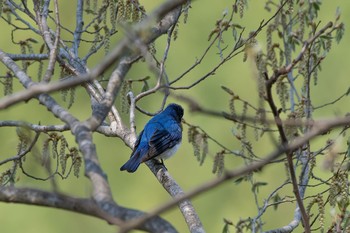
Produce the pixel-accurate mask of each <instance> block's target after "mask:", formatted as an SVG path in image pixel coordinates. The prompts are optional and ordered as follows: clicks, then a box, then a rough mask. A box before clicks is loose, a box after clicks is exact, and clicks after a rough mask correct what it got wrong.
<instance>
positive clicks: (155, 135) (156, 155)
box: [120, 104, 184, 172]
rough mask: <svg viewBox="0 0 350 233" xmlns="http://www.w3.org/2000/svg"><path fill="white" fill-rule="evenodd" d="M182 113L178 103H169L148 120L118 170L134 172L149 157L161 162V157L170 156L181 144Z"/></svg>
mask: <svg viewBox="0 0 350 233" xmlns="http://www.w3.org/2000/svg"><path fill="white" fill-rule="evenodd" d="M183 114H184V110H183V108H182V107H181V106H180V105H178V104H169V105H168V106H167V107H166V108H165V109H164V110H163V111H162V112H160V113H158V114H157V115H155V116H154V117H153V118H152V119H151V120H149V121H148V122H147V124H146V125H145V128H144V129H143V130H142V131H141V133H140V135H139V136H138V138H137V141H136V143H135V146H134V150H133V152H132V153H131V157H130V159H129V160H128V161H127V162H126V163H125V164H124V165H123V166H122V167H121V168H120V170H121V171H124V170H126V171H128V172H135V171H136V169H137V168H138V167H139V165H140V164H141V163H143V162H146V161H148V160H150V159H160V160H161V161H162V162H163V159H167V158H169V157H171V156H172V155H173V154H174V153H175V152H176V151H177V149H178V148H179V147H180V144H181V139H182V126H181V119H182V116H183Z"/></svg>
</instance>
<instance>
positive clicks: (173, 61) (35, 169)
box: [0, 0, 350, 233]
mask: <svg viewBox="0 0 350 233" xmlns="http://www.w3.org/2000/svg"><path fill="white" fill-rule="evenodd" d="M75 2H76V1H73V3H72V2H71V1H60V3H59V4H60V7H61V9H62V10H61V12H60V14H61V18H62V22H63V24H64V23H68V22H71V23H70V28H73V27H74V21H75V18H74V13H75V12H74V9H73V8H72V4H75ZM140 2H141V4H143V5H144V6H145V7H146V10H147V11H151V10H152V9H153V8H154V7H155V6H157V5H158V4H159V3H161V2H162V1H140ZM264 2H265V1H249V8H248V9H247V11H246V13H245V16H244V18H243V19H238V18H237V16H236V18H237V23H240V24H241V25H244V26H245V27H246V30H245V33H246V34H245V37H246V36H247V33H248V32H250V31H253V30H255V29H256V28H257V27H258V25H259V23H260V22H261V20H262V19H265V20H267V19H268V18H269V17H271V15H272V14H273V12H267V11H265V10H264ZM232 3H233V1H227V0H225V1H224V0H220V1H215V3H213V1H210V0H202V1H194V2H193V3H192V9H190V12H189V18H188V23H187V24H185V25H183V24H182V23H181V25H180V28H179V38H178V40H176V41H175V42H172V45H171V46H172V47H171V49H170V52H169V55H168V62H167V64H166V69H167V73H168V75H169V77H170V79H173V78H176V77H177V76H178V75H180V74H181V73H182V72H183V71H184V70H185V69H187V68H188V67H190V66H191V65H192V64H193V63H194V62H195V59H196V58H198V57H200V56H201V54H202V53H203V51H204V49H205V48H206V47H207V46H208V35H209V34H210V32H211V30H212V29H213V28H214V26H215V22H216V20H217V19H219V18H221V16H222V13H223V11H224V10H225V9H228V11H229V12H230V10H231V6H232ZM213 5H214V6H213ZM337 6H340V9H341V11H342V16H341V21H343V22H344V23H345V27H346V32H345V36H344V38H343V40H342V41H341V43H340V44H339V45H336V44H335V43H334V45H333V48H332V50H331V52H330V53H329V54H328V56H327V58H326V59H325V60H324V61H323V63H322V72H321V73H320V75H319V82H318V85H317V86H314V87H313V88H314V90H313V96H312V97H313V104H314V106H318V105H321V104H323V103H326V102H329V101H330V100H333V99H334V98H335V97H337V96H339V95H341V94H342V93H345V92H346V90H347V89H348V88H349V84H350V81H349V80H350V79H349V73H350V66H349V53H350V46H349V44H348V42H349V41H350V36H349V34H348V33H347V31H348V29H349V25H350V13H349V12H350V2H349V1H343V0H335V1H324V2H323V4H322V8H321V12H320V17H319V18H320V20H321V25H324V24H326V23H327V22H328V21H329V20H333V19H334V15H335V11H336V7H337ZM0 27H1V28H2V30H3V32H2V36H1V37H0V48H1V49H2V50H4V51H5V52H11V53H19V52H20V50H19V48H17V47H15V46H13V45H12V44H11V35H10V31H9V30H10V27H8V26H7V25H6V24H5V23H4V21H0ZM5 31H6V33H5ZM21 37H23V39H26V38H27V36H26V35H25V34H23V35H22V34H21V33H19V34H17V36H16V38H17V40H20V39H21ZM257 39H258V41H259V43H261V45H262V47H263V48H265V47H264V46H265V33H264V32H262V33H260V34H259V36H258V37H257ZM228 41H229V40H227V42H228ZM115 43H117V39H116V40H115V41H112V43H111V47H113V45H114V44H115ZM165 43H166V37H165V36H163V37H162V38H161V39H159V40H157V42H156V48H157V51H158V53H157V54H158V55H157V56H158V57H159V58H161V57H162V54H163V51H164V48H165ZM228 45H229V47H230V46H231V45H230V44H228ZM87 49H88V48H84V47H82V48H81V51H82V53H83V52H84V51H87ZM216 52H217V51H216V50H215V49H214V50H213V52H212V53H211V54H210V56H209V57H208V58H207V59H206V60H205V61H204V62H203V64H202V65H200V66H199V68H198V69H195V70H194V71H193V72H191V73H190V74H189V75H188V76H186V77H185V78H184V80H183V81H182V82H180V83H179V85H187V84H190V83H191V82H193V81H194V80H197V79H198V78H199V77H201V76H202V75H204V74H206V73H207V72H208V71H209V70H210V69H211V68H212V67H213V66H215V65H216V64H217V63H218V62H219V61H220V58H219V56H218V55H217V54H216ZM100 56H102V55H101V54H100ZM100 58H101V57H98V56H97V57H95V58H94V59H91V60H90V61H89V67H91V68H92V67H93V66H94V65H96V64H97V63H98V61H99V60H100ZM0 70H1V71H2V73H3V72H4V67H3V66H2V65H1V66H0ZM251 70H252V64H250V63H249V62H245V63H243V55H242V54H241V55H238V56H237V57H235V58H233V59H232V60H231V61H230V62H229V63H228V64H226V65H225V66H223V68H222V69H220V70H219V71H218V72H216V73H215V75H214V76H212V77H210V78H208V79H207V80H205V81H204V82H202V83H201V84H199V85H197V86H196V87H195V88H193V89H191V90H189V91H188V90H184V91H178V92H177V94H184V95H187V96H191V97H192V98H194V99H196V100H197V101H198V102H199V103H201V104H203V105H204V106H207V107H209V108H210V109H213V110H218V111H220V110H223V109H224V110H227V109H228V96H227V94H226V93H225V92H223V91H222V90H221V85H224V86H227V87H229V88H231V89H233V90H234V91H235V93H236V94H238V95H239V96H240V97H241V98H243V99H245V100H248V101H250V102H251V103H254V104H256V103H257V97H258V95H257V92H256V88H255V86H256V85H255V82H254V78H253V74H252V71H251ZM32 72H33V76H34V75H35V72H34V71H32ZM58 73H59V72H56V75H58ZM147 75H151V77H152V80H153V82H154V75H153V74H150V73H149V72H148V71H147V66H146V65H145V64H144V63H139V64H137V65H136V66H135V67H134V68H133V69H132V70H131V72H129V73H128V75H127V78H131V79H137V78H141V77H145V76H147ZM140 88H141V86H140ZM135 90H136V89H135ZM54 96H55V97H56V99H57V100H59V99H60V96H59V94H55V95H54ZM86 98H87V95H86V94H85V92H84V90H83V89H82V88H80V90H78V92H77V96H76V104H75V105H73V107H72V108H71V112H72V113H73V114H74V115H75V116H77V117H78V118H79V119H81V120H83V119H86V118H87V117H88V116H89V114H90V113H91V111H90V106H89V101H85V99H86ZM160 103H161V99H160V95H155V96H153V97H148V98H145V99H144V100H142V101H141V102H140V104H141V106H142V107H145V108H147V109H148V110H149V111H154V110H156V109H158V108H159V106H160ZM349 104H350V101H349V98H345V99H343V100H342V101H340V102H338V103H337V104H335V105H332V106H330V107H328V108H325V109H322V110H320V111H316V112H315V113H314V116H315V118H324V117H331V116H336V115H341V116H342V115H344V114H345V113H346V112H348V107H349ZM63 105H64V106H66V105H65V103H63ZM117 105H118V106H119V105H120V99H118V100H117ZM186 110H187V109H186V106H185V116H184V118H185V120H186V121H187V122H189V123H192V124H194V125H199V126H201V127H202V128H203V129H204V130H206V131H207V132H208V133H209V134H210V135H211V136H212V137H214V138H216V139H218V140H219V141H220V142H222V143H223V144H224V145H226V146H227V147H229V148H231V149H239V148H240V147H239V142H237V140H236V139H235V138H234V136H233V135H232V130H233V129H234V125H233V124H231V123H230V122H227V121H224V120H219V119H217V118H213V117H207V116H200V115H196V114H190V113H189V112H188V111H186ZM123 117H125V119H126V120H127V115H124V116H123ZM0 120H20V121H26V122H30V123H39V122H40V123H41V124H43V125H45V124H61V122H59V121H58V120H57V119H56V118H54V117H53V116H52V115H51V114H50V113H49V112H48V111H47V110H46V109H45V108H44V107H43V106H40V105H38V102H37V101H36V100H30V101H28V102H27V103H21V104H17V105H16V106H13V107H11V108H9V109H6V110H5V111H1V112H0ZM136 120H137V131H138V132H139V131H140V130H141V129H142V127H143V125H144V124H145V122H146V121H148V120H149V117H147V116H144V115H142V114H140V113H137V116H136ZM184 130H185V131H184V139H183V144H182V147H181V148H180V150H179V151H178V153H177V155H176V156H174V157H173V158H172V159H170V160H168V161H166V166H167V168H168V170H169V171H170V173H171V174H172V175H173V177H174V178H175V180H176V181H177V182H178V183H179V184H180V186H181V187H183V189H184V190H185V191H186V190H191V189H193V188H195V187H196V186H198V185H200V184H203V183H204V182H206V181H208V180H212V179H214V178H215V177H216V175H213V174H212V172H211V170H212V164H213V163H212V161H213V157H214V155H215V153H216V152H217V151H218V150H219V148H217V147H216V146H215V145H212V144H210V145H209V156H208V158H207V160H206V161H205V163H204V164H203V166H199V164H198V162H197V160H196V158H195V157H194V156H193V152H192V151H193V150H192V147H191V145H190V144H189V143H188V142H187V134H186V130H187V128H186V127H185V129H184ZM64 135H65V136H67V138H69V139H70V141H69V143H70V145H72V146H73V145H74V139H73V138H72V136H71V135H70V133H69V132H66V133H64ZM0 140H1V142H2V147H1V154H0V160H3V159H5V158H8V157H10V156H13V155H15V153H16V150H15V148H16V146H17V136H16V132H15V129H14V128H1V129H0ZM325 140H326V139H325ZM325 140H321V141H320V143H324V141H325ZM94 141H95V144H96V146H97V150H98V154H99V158H100V161H101V164H102V167H103V169H105V172H106V173H107V175H108V178H109V182H110V184H111V187H112V189H113V194H114V198H115V200H116V201H117V203H118V204H120V205H122V206H126V207H130V208H135V209H140V210H144V211H150V210H152V209H154V208H155V207H157V206H158V205H160V204H162V203H164V202H166V201H168V200H169V199H170V197H169V195H168V194H167V193H166V192H165V191H164V190H163V188H162V187H161V186H160V185H159V183H158V182H157V180H156V179H155V178H154V176H153V174H151V173H150V172H149V170H148V169H147V167H146V166H144V165H142V166H140V168H139V169H138V171H137V172H136V173H134V174H128V173H126V172H120V171H119V167H120V166H121V165H122V164H123V163H124V162H125V161H126V160H127V159H128V158H129V155H130V152H131V150H130V149H129V148H126V147H125V145H124V143H122V142H121V141H120V140H119V139H118V138H110V137H105V136H103V135H99V134H97V133H96V134H94ZM343 144H345V142H343ZM267 145H271V146H267ZM254 150H255V151H256V153H257V154H258V155H259V156H264V155H266V154H267V153H269V152H271V151H272V150H273V144H269V141H267V140H261V141H258V142H257V143H256V144H254ZM225 161H226V165H227V168H228V169H232V168H235V167H239V166H240V165H243V164H242V161H241V160H237V159H235V158H228V157H227V158H226V160H225ZM8 166H10V164H8ZM6 168H7V167H6V166H2V167H0V172H2V171H4V170H6ZM25 168H26V169H27V171H31V172H32V173H33V174H35V175H38V176H41V177H45V176H46V175H47V174H45V172H43V171H42V169H41V166H40V162H38V161H36V160H35V159H30V158H28V160H27V162H26V163H25ZM320 172H324V173H325V174H324V175H325V176H327V173H328V171H322V170H321V171H320ZM284 174H285V171H284V167H283V166H281V167H278V166H268V167H267V168H265V169H264V170H263V171H262V172H261V173H259V176H257V177H256V179H257V180H258V181H267V182H268V183H269V184H268V185H267V186H264V187H262V188H260V192H259V195H260V196H259V198H260V199H259V202H260V204H262V202H263V200H264V198H266V197H267V195H269V194H270V192H271V190H273V189H275V188H277V187H278V185H279V184H281V183H282V182H283V181H284ZM320 175H321V176H322V174H320ZM328 175H329V174H328ZM17 178H18V181H17V185H18V186H23V187H36V188H40V189H48V190H50V188H51V185H50V182H48V181H47V182H43V181H35V180H32V179H30V178H28V177H26V176H25V175H23V174H21V172H20V171H19V172H18V174H17ZM56 180H57V182H58V184H59V191H62V192H66V193H73V194H74V195H76V196H80V197H88V196H89V193H90V186H89V182H88V180H87V179H86V178H85V177H84V176H83V172H81V176H80V178H78V179H77V178H75V177H74V176H70V177H69V178H68V179H67V180H61V179H60V178H56ZM288 192H289V193H290V194H289V195H292V191H291V188H289V189H288V188H287V189H285V190H284V193H288ZM192 201H193V204H194V206H195V208H196V210H197V211H198V214H199V217H200V218H201V220H202V223H203V224H204V228H205V229H206V231H207V232H220V231H221V230H222V228H223V218H226V219H229V220H232V221H233V222H237V221H238V220H239V219H240V218H247V217H248V216H251V217H254V216H256V214H257V209H256V205H255V201H254V197H253V195H252V193H251V186H250V185H249V184H247V183H242V184H240V185H236V184H235V183H234V182H233V181H228V182H226V183H225V184H223V185H221V186H220V187H219V188H216V189H214V190H211V191H209V192H207V193H204V194H202V195H200V196H199V197H196V198H194V199H193V200H192ZM293 208H294V204H285V205H282V206H281V207H280V208H279V209H278V211H273V210H272V209H271V208H270V209H268V211H267V213H266V214H265V217H264V218H263V220H264V222H265V223H266V225H265V227H264V229H266V230H267V229H271V228H273V227H278V226H281V225H285V224H287V223H288V222H289V221H290V220H291V219H292V216H293V213H294V209H293ZM0 209H1V211H0V226H1V231H2V232H23V230H25V231H26V232H27V233H31V232H50V233H55V232H57V233H58V232H85V233H90V232H106V233H107V232H116V227H115V226H109V225H108V224H107V223H106V222H104V221H101V220H98V219H95V218H92V217H88V216H84V215H80V214H75V213H70V212H67V211H61V210H54V209H51V208H42V207H35V206H27V205H17V204H5V203H0ZM327 214H328V213H326V215H327ZM162 217H164V218H165V219H167V220H169V221H170V222H171V223H172V224H173V225H174V226H175V227H176V228H177V229H178V230H179V232H187V231H188V230H187V226H186V224H185V222H184V220H183V218H182V215H181V214H180V212H179V210H178V209H177V208H174V209H172V210H170V211H167V212H166V213H164V214H162ZM328 217H329V216H328ZM232 231H234V230H232Z"/></svg>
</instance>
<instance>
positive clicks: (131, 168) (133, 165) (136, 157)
mask: <svg viewBox="0 0 350 233" xmlns="http://www.w3.org/2000/svg"><path fill="white" fill-rule="evenodd" d="M143 154H144V151H143V150H141V151H140V150H136V151H135V153H133V154H132V155H131V157H130V159H129V160H128V161H127V162H126V163H125V164H124V165H123V166H122V167H121V168H120V170H121V171H124V170H126V171H128V172H135V171H136V169H137V168H138V167H139V166H140V164H141V162H142V157H143V156H142V155H143Z"/></svg>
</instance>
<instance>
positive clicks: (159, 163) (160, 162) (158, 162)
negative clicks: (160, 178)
mask: <svg viewBox="0 0 350 233" xmlns="http://www.w3.org/2000/svg"><path fill="white" fill-rule="evenodd" d="M154 163H155V164H156V165H162V166H163V167H164V168H165V170H168V168H166V166H165V164H164V161H163V159H160V160H158V159H155V162H154Z"/></svg>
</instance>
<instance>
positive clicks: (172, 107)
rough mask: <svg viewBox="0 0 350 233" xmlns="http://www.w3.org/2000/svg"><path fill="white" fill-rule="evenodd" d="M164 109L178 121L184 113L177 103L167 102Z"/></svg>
mask: <svg viewBox="0 0 350 233" xmlns="http://www.w3.org/2000/svg"><path fill="white" fill-rule="evenodd" d="M164 111H166V112H169V113H170V114H171V115H172V116H173V117H174V118H175V119H176V121H178V122H181V118H182V117H183V115H184V109H183V108H182V107H181V106H180V105H178V104H169V105H168V106H167V107H166V109H165V110H164Z"/></svg>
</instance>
